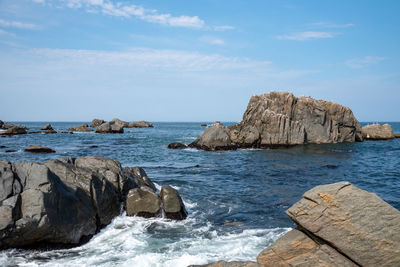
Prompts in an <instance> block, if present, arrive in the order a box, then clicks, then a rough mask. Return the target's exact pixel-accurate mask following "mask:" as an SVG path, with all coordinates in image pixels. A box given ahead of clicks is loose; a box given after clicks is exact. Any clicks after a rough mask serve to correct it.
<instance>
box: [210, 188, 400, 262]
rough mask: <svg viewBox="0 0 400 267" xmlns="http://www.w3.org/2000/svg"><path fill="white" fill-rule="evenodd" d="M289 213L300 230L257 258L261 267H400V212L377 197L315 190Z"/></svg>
mask: <svg viewBox="0 0 400 267" xmlns="http://www.w3.org/2000/svg"><path fill="white" fill-rule="evenodd" d="M286 213H287V214H288V215H289V217H290V218H291V219H292V220H293V221H294V222H295V223H296V224H297V225H298V227H297V229H293V230H291V231H289V232H288V233H286V234H285V235H284V236H282V237H281V238H279V239H278V240H277V241H276V242H275V243H273V244H272V245H271V246H269V247H268V248H266V249H265V250H263V251H262V252H261V253H260V254H259V255H258V257H257V263H258V264H259V265H260V266H262V267H275V266H285V267H289V266H321V267H322V266H324V267H329V266H332V267H334V266H387V267H389V266H400V211H398V210H397V209H395V208H393V207H392V206H390V205H389V204H388V203H386V202H385V201H383V200H382V199H380V198H379V197H378V196H377V195H376V194H373V193H369V192H367V191H364V190H362V189H360V188H357V187H356V186H354V185H352V184H350V183H348V182H340V183H334V184H328V185H321V186H316V187H314V188H313V189H311V190H309V191H307V192H306V193H304V195H303V197H302V199H301V200H300V201H298V202H297V203H295V204H294V205H293V206H292V207H290V208H289V209H288V210H287V211H286ZM216 264H217V263H216ZM227 264H228V263H227ZM205 266H208V265H205ZM211 266H214V265H211ZM215 266H219V265H215ZM222 266H235V265H229V264H228V265H222Z"/></svg>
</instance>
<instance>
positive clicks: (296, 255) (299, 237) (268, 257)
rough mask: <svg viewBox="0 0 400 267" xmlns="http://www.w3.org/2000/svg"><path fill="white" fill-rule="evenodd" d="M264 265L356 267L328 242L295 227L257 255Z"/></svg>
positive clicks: (266, 266)
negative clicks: (323, 242) (327, 243)
mask: <svg viewBox="0 0 400 267" xmlns="http://www.w3.org/2000/svg"><path fill="white" fill-rule="evenodd" d="M257 262H258V263H259V264H260V265H261V266H263V267H275V266H315V267H317V266H319V267H325V266H332V267H333V266H343V267H346V266H348V267H356V266H357V265H356V264H354V263H353V262H352V261H351V260H349V259H348V258H346V257H345V256H343V255H342V254H340V253H339V252H338V251H336V250H335V249H333V248H332V247H330V246H329V245H326V244H319V243H317V242H316V241H314V240H312V239H311V238H310V237H308V236H307V235H306V234H304V233H303V232H301V231H299V230H296V229H293V230H291V231H290V232H288V233H286V234H285V235H284V236H282V237H281V238H279V239H278V240H277V241H276V242H275V243H274V244H272V245H271V246H270V247H268V248H267V249H265V250H263V251H262V252H261V253H260V254H259V255H258V257H257Z"/></svg>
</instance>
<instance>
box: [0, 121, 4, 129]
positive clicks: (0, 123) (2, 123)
mask: <svg viewBox="0 0 400 267" xmlns="http://www.w3.org/2000/svg"><path fill="white" fill-rule="evenodd" d="M3 125H4V122H3V121H2V120H0V129H3Z"/></svg>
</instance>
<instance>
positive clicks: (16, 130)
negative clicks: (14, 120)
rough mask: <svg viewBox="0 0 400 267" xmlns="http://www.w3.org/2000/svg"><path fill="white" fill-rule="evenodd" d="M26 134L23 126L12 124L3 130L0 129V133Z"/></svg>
mask: <svg viewBox="0 0 400 267" xmlns="http://www.w3.org/2000/svg"><path fill="white" fill-rule="evenodd" d="M18 134H26V128H25V127H23V126H13V127H11V128H8V129H7V130H5V131H0V135H18Z"/></svg>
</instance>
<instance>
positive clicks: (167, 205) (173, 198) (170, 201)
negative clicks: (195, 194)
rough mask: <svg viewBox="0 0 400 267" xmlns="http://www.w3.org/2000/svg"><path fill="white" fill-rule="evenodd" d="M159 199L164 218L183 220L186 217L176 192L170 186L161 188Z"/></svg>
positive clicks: (180, 199)
mask: <svg viewBox="0 0 400 267" xmlns="http://www.w3.org/2000/svg"><path fill="white" fill-rule="evenodd" d="M160 198H161V201H162V204H163V209H164V212H165V217H167V218H168V219H173V220H183V219H186V217H187V211H186V209H185V205H184V204H183V201H182V198H181V197H180V195H179V193H178V191H176V190H175V189H174V188H172V187H171V186H169V185H167V186H162V187H161V192H160Z"/></svg>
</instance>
